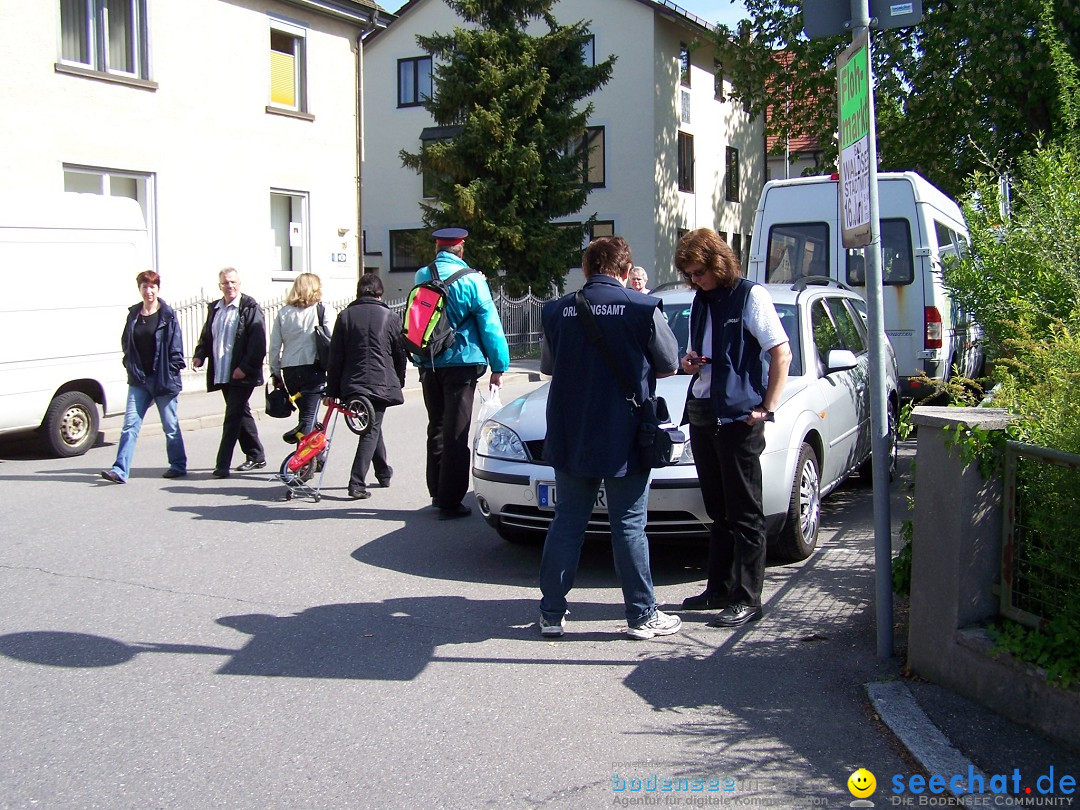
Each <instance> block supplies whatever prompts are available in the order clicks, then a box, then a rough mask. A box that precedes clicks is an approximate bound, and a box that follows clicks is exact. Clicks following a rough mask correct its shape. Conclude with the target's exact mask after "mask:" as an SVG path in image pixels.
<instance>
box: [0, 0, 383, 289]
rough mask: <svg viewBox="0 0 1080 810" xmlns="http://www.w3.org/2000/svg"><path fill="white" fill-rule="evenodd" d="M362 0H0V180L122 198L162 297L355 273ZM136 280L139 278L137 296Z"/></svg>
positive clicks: (365, 11)
mask: <svg viewBox="0 0 1080 810" xmlns="http://www.w3.org/2000/svg"><path fill="white" fill-rule="evenodd" d="M388 20H389V15H387V14H386V13H385V12H383V11H381V10H380V9H379V7H378V6H377V5H376V4H375V3H373V2H366V1H365V0H33V2H26V0H0V28H2V29H3V30H4V31H7V32H8V33H9V36H8V37H7V45H6V47H5V49H4V54H3V56H2V57H0V60H2V61H3V64H4V74H5V81H4V82H3V85H2V86H0V101H2V105H3V108H4V111H5V112H4V115H3V116H0V143H3V145H4V148H3V149H2V150H0V178H2V179H0V189H2V190H3V193H4V194H5V195H6V196H10V195H15V196H18V195H19V194H24V193H30V192H33V193H41V192H53V191H55V192H60V191H80V192H90V193H97V194H109V195H118V196H126V197H132V198H134V199H136V200H138V202H139V204H140V206H141V207H142V209H143V213H144V216H145V218H146V221H147V224H148V227H149V232H150V237H151V249H152V255H153V261H154V265H155V267H154V269H156V270H157V271H158V272H159V273H161V275H162V282H163V284H162V288H163V295H165V297H166V298H167V299H168V300H170V301H173V300H176V299H179V298H183V297H187V296H194V295H198V294H199V293H200V291H202V290H206V292H207V294H210V293H216V292H217V290H216V283H217V278H216V275H217V273H218V271H219V270H220V269H221V268H223V267H226V266H231V267H235V268H237V269H238V270H239V271H240V273H241V276H242V279H243V282H244V291H245V292H248V293H251V294H252V295H255V296H256V297H259V298H264V299H265V298H273V297H280V296H281V295H282V294H283V293H284V292H285V291H286V290H287V289H288V286H289V285H290V284H291V282H292V281H293V279H294V278H295V277H296V275H297V274H298V273H300V272H304V271H310V272H315V273H318V274H319V275H320V276H321V277H322V279H323V282H324V287H326V293H327V295H328V296H330V297H342V296H347V295H348V294H350V293H351V292H352V291H354V290H355V285H356V279H357V275H358V273H359V272H360V263H359V261H358V256H359V233H360V227H359V216H360V214H359V206H360V200H359V191H358V188H359V168H360V167H359V159H358V155H359V149H360V132H361V131H362V127H361V115H362V108H361V102H360V92H359V91H360V87H361V70H362V64H363V63H362V58H361V52H362V44H361V38H362V35H363V34H364V33H366V32H369V31H370V30H371V29H372V28H374V27H378V26H380V25H385V24H386V22H387V21H388ZM135 293H136V290H135V285H134V279H132V294H133V296H132V297H133V298H135V297H136V295H135Z"/></svg>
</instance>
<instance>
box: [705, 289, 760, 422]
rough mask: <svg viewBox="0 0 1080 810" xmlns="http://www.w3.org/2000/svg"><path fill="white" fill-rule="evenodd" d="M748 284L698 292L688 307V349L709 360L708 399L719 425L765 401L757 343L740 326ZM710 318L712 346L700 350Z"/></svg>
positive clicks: (748, 291) (744, 413) (747, 414)
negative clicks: (709, 386)
mask: <svg viewBox="0 0 1080 810" xmlns="http://www.w3.org/2000/svg"><path fill="white" fill-rule="evenodd" d="M753 286H754V283H753V282H752V281H747V280H746V279H745V278H743V279H739V283H738V284H736V285H735V286H734V287H732V288H730V289H723V288H721V289H716V290H711V291H709V292H707V293H706V292H703V291H700V290H699V291H698V293H697V295H696V296H694V303H693V305H692V306H691V307H690V335H691V337H690V347H691V348H692V349H694V350H695V351H697V353H698V354H704V355H707V356H709V357H711V358H712V387H711V389H710V396H711V399H712V404H713V414H714V415H715V416H716V420H717V422H718V423H719V424H724V423H727V422H735V421H737V420H739V419H745V418H746V417H748V416H749V415H750V412H751V411H752V410H754V408H756V407H757V406H758V405H760V404H761V402H762V400H763V399H765V385H764V382H763V381H762V376H763V370H764V369H763V366H762V363H761V344H760V343H758V341H757V338H755V337H754V336H753V335H752V334H750V332H748V331H747V330H746V328H745V326H744V324H743V312H744V311H745V309H746V299H747V298H749V297H750V289H751V288H752V287H753ZM706 311H708V312H709V314H710V315H711V316H712V339H713V340H712V344H713V345H712V346H706V347H704V348H702V345H701V342H702V340H703V339H704V336H705V313H706Z"/></svg>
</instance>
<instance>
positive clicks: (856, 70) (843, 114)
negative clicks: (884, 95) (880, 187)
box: [836, 30, 870, 248]
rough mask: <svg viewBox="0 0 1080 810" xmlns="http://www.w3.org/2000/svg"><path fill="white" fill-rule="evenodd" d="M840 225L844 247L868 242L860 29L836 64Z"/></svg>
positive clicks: (865, 72) (864, 57) (865, 68)
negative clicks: (838, 121)
mask: <svg viewBox="0 0 1080 810" xmlns="http://www.w3.org/2000/svg"><path fill="white" fill-rule="evenodd" d="M836 81H837V88H836V89H837V93H836V96H837V99H838V106H839V108H840V109H839V114H840V200H841V202H840V214H841V217H840V225H841V231H842V233H843V241H844V247H847V248H854V247H865V246H866V245H869V244H870V38H869V33H868V32H867V31H865V30H864V31H863V32H862V33H861V34H860V35H859V36H857V37H856V38H855V41H854V42H852V43H851V45H850V46H849V47H848V48H847V49H846V50H845V51H844V52H843V54H841V55H840V61H839V63H838V65H837V79H836Z"/></svg>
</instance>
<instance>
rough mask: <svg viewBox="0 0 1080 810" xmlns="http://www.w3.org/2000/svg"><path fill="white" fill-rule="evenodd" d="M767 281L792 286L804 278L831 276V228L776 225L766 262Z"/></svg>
mask: <svg viewBox="0 0 1080 810" xmlns="http://www.w3.org/2000/svg"><path fill="white" fill-rule="evenodd" d="M765 262H766V263H765V281H766V282H767V283H769V284H790V283H791V282H793V281H795V280H796V279H799V278H803V277H804V276H828V275H829V226H828V224H827V223H825V222H798V223H784V224H783V225H773V226H772V227H771V228H770V229H769V248H768V252H767V254H766V259H765Z"/></svg>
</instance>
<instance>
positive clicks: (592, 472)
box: [542, 276, 660, 478]
mask: <svg viewBox="0 0 1080 810" xmlns="http://www.w3.org/2000/svg"><path fill="white" fill-rule="evenodd" d="M583 291H584V293H585V297H586V299H588V301H589V304H590V305H591V307H592V309H593V313H594V316H595V318H596V323H597V325H598V326H599V327H600V334H601V335H603V337H604V341H605V342H606V343H607V345H608V348H609V349H610V351H611V354H612V355H613V356H614V358H615V361H616V362H617V363H619V364H620V367H621V368H622V370H623V377H625V378H626V379H628V380H630V381H631V383H632V385H633V386H634V388H635V393H636V394H637V397H638V402H643V401H644V400H645V399H647V398H648V397H650V396H652V394H653V392H654V391H655V390H656V379H655V377H654V376H653V372H652V367H651V365H650V362H649V339H650V337H651V335H652V319H653V312H654V311H655V310H656V307H657V306H659V304H660V301H659V299H657V298H653V297H652V296H648V295H644V294H642V293H639V292H635V291H634V290H628V289H625V288H624V287H623V286H622V285H621V284H620V283H619V282H618V280H617V279H615V278H612V277H611V276H592V277H590V278H589V280H588V281H587V282H586V283H585V287H584V288H583ZM542 321H543V325H544V335H545V339H546V340H547V341H548V347H547V349H548V351H549V352H550V355H551V357H552V358H553V360H554V365H553V370H552V375H551V387H550V389H549V391H548V400H547V437H546V439H545V440H544V461H545V462H546V463H548V464H550V465H551V466H552V467H555V468H556V469H558V470H560V471H563V472H567V473H569V474H571V475H575V476H578V477H580V478H600V477H605V476H611V477H618V476H622V475H626V474H627V473H636V472H641V470H642V467H641V463H640V462H639V460H638V452H637V431H638V425H639V421H640V420H639V419H638V416H637V414H636V413H635V412H634V410H633V407H632V406H631V404H630V403H629V402H627V401H626V397H624V396H623V394H622V386H621V385H620V384H619V380H618V378H617V377H616V376H615V372H613V371H612V370H611V368H610V367H609V366H608V364H607V362H605V360H604V357H603V355H602V354H601V353H600V350H599V349H597V348H596V347H595V346H593V345H592V343H590V342H589V338H588V336H587V335H586V333H585V330H584V328H583V327H582V325H581V323H580V321H579V320H578V316H577V307H576V306H575V304H574V293H569V294H567V295H564V296H563V297H562V298H560V299H558V300H557V301H550V302H548V303H547V304H545V305H544V311H543V315H542Z"/></svg>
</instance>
